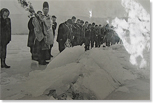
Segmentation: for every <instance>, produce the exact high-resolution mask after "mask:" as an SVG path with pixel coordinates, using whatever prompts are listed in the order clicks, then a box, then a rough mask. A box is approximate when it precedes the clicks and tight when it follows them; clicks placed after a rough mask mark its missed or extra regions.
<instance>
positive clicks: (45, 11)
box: [43, 2, 49, 15]
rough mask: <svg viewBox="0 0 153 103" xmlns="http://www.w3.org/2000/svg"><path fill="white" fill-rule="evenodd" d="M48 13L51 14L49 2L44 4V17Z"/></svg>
mask: <svg viewBox="0 0 153 103" xmlns="http://www.w3.org/2000/svg"><path fill="white" fill-rule="evenodd" d="M48 12H49V4H48V2H44V3H43V13H44V15H48Z"/></svg>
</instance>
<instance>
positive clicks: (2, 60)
mask: <svg viewBox="0 0 153 103" xmlns="http://www.w3.org/2000/svg"><path fill="white" fill-rule="evenodd" d="M1 68H10V66H8V65H6V63H5V59H1Z"/></svg>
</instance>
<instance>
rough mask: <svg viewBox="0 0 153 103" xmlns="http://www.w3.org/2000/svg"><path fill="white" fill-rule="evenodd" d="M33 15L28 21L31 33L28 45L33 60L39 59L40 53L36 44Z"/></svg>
mask: <svg viewBox="0 0 153 103" xmlns="http://www.w3.org/2000/svg"><path fill="white" fill-rule="evenodd" d="M33 18H34V17H33V16H31V18H30V20H29V22H28V29H29V35H28V43H27V46H28V47H30V52H31V55H32V56H31V58H32V60H38V55H37V52H36V50H35V46H34V40H35V33H34V26H33V24H32V21H33Z"/></svg>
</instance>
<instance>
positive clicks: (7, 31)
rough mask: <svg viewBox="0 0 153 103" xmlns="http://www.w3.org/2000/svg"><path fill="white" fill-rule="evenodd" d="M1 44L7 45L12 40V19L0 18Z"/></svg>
mask: <svg viewBox="0 0 153 103" xmlns="http://www.w3.org/2000/svg"><path fill="white" fill-rule="evenodd" d="M0 24H1V25H0V28H1V32H0V45H1V46H2V45H3V46H5V45H7V44H8V43H9V42H10V41H11V19H10V18H7V19H3V18H0Z"/></svg>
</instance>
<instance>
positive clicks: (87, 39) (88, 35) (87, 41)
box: [85, 24, 91, 51]
mask: <svg viewBox="0 0 153 103" xmlns="http://www.w3.org/2000/svg"><path fill="white" fill-rule="evenodd" d="M90 38H91V24H89V25H88V27H87V28H86V29H85V51H87V50H89V47H90V41H91V40H90Z"/></svg>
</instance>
